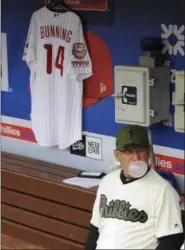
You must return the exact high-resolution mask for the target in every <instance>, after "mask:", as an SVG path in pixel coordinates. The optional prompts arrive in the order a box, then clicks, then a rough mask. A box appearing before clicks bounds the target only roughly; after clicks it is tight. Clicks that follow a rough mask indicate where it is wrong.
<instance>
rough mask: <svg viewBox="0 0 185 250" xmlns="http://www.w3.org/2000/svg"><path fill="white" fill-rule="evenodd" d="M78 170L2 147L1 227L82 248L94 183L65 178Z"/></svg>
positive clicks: (45, 243) (25, 237)
mask: <svg viewBox="0 0 185 250" xmlns="http://www.w3.org/2000/svg"><path fill="white" fill-rule="evenodd" d="M79 173H80V170H78V169H73V168H68V167H63V166H59V165H56V164H50V163H47V162H43V161H39V160H34V159H30V158H27V157H22V156H16V155H13V154H9V153H4V152H3V153H2V170H1V174H2V181H1V186H2V191H1V192H2V193H1V200H2V207H1V209H2V233H3V234H6V235H9V236H11V237H14V238H17V239H20V240H22V241H26V242H29V243H31V244H34V245H38V246H41V247H43V248H45V249H83V247H84V243H85V241H86V239H87V236H88V231H89V223H90V218H91V213H92V208H93V203H94V200H95V195H96V189H97V188H94V189H90V190H89V189H83V188H80V187H74V186H71V185H68V184H64V183H63V182H62V181H63V179H65V178H68V177H74V176H77V175H78V174H79Z"/></svg>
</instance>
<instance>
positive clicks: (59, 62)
mask: <svg viewBox="0 0 185 250" xmlns="http://www.w3.org/2000/svg"><path fill="white" fill-rule="evenodd" d="M44 48H45V49H46V50H47V59H46V60H47V66H46V71H47V73H48V74H51V73H52V64H53V46H52V45H51V44H44ZM63 63H64V47H62V46H59V47H58V50H57V55H56V59H55V67H56V68H57V69H60V72H61V76H62V75H63Z"/></svg>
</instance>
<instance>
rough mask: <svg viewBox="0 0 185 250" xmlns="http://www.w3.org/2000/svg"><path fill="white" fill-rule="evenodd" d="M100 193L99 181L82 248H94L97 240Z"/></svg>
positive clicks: (91, 249)
mask: <svg viewBox="0 0 185 250" xmlns="http://www.w3.org/2000/svg"><path fill="white" fill-rule="evenodd" d="M100 194H101V183H100V184H99V187H98V191H97V194H96V199H95V202H94V205H93V211H92V217H91V221H90V231H89V234H88V238H87V241H86V243H85V249H84V250H95V249H96V245H97V240H98V237H99V225H100V210H99V207H100Z"/></svg>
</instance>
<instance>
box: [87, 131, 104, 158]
mask: <svg viewBox="0 0 185 250" xmlns="http://www.w3.org/2000/svg"><path fill="white" fill-rule="evenodd" d="M86 157H89V158H92V159H96V160H101V159H102V139H100V138H97V137H91V136H86Z"/></svg>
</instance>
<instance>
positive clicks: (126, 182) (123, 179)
mask: <svg viewBox="0 0 185 250" xmlns="http://www.w3.org/2000/svg"><path fill="white" fill-rule="evenodd" d="M149 171H150V168H149V167H148V170H147V172H146V174H144V175H143V176H142V177H140V178H135V179H129V178H127V177H125V175H124V172H123V169H122V170H121V173H120V179H121V182H122V183H123V184H128V183H131V182H134V181H137V180H139V179H141V178H143V177H144V176H145V175H147V173H148V172H149Z"/></svg>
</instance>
